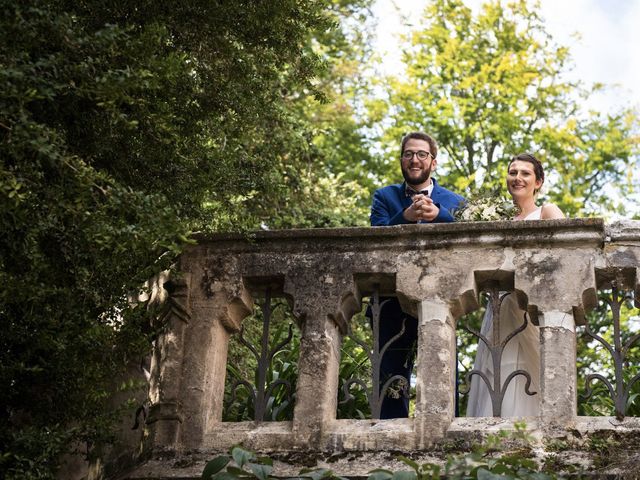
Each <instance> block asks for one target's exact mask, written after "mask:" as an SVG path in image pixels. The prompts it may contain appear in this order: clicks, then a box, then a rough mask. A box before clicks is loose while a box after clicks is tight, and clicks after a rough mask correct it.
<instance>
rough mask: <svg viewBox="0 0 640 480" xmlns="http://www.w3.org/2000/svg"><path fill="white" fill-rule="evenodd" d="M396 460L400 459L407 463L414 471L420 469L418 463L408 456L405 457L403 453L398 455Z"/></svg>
mask: <svg viewBox="0 0 640 480" xmlns="http://www.w3.org/2000/svg"><path fill="white" fill-rule="evenodd" d="M398 460H400V461H401V462H403V463H406V464H407V465H409V466H410V467H411V468H413V469H414V470H415V471H416V472H417V471H419V470H420V465H418V463H417V462H414V461H413V460H411V459H410V458H407V457H405V456H403V455H400V456H399V457H398Z"/></svg>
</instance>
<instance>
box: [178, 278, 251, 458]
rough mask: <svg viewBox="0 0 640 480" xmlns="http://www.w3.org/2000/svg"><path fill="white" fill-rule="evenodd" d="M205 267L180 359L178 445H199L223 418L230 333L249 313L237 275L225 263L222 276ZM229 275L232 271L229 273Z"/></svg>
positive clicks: (248, 298)
mask: <svg viewBox="0 0 640 480" xmlns="http://www.w3.org/2000/svg"><path fill="white" fill-rule="evenodd" d="M216 271H218V270H212V269H208V268H206V266H205V268H204V269H203V270H202V272H199V273H200V278H201V282H200V285H199V286H198V287H199V288H193V289H192V294H191V324H190V328H189V331H188V332H187V336H186V338H185V352H184V359H183V362H182V371H181V375H182V398H181V400H182V409H183V414H184V421H183V428H182V435H181V437H180V441H181V447H182V448H185V449H189V448H196V447H197V446H199V445H201V444H202V441H203V437H204V435H205V433H207V432H208V431H210V430H211V425H212V424H215V423H216V422H220V421H221V420H222V410H223V401H224V385H225V379H226V370H227V368H226V367H227V352H228V348H229V340H230V336H231V334H232V333H236V332H238V331H239V330H240V326H241V324H242V320H243V319H244V318H245V317H246V316H248V315H250V314H251V312H252V309H253V299H252V297H251V295H250V293H249V291H248V290H247V289H246V288H245V287H244V284H243V282H242V278H241V277H240V275H233V273H234V270H233V269H232V268H228V269H227V271H226V272H225V273H226V274H225V275H224V276H222V275H218V274H216ZM229 274H231V275H229Z"/></svg>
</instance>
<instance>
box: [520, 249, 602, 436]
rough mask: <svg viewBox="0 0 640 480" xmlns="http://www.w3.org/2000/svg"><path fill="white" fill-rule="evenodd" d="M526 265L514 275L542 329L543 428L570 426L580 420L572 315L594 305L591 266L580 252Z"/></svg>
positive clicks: (538, 259) (538, 258) (542, 256)
mask: <svg viewBox="0 0 640 480" xmlns="http://www.w3.org/2000/svg"><path fill="white" fill-rule="evenodd" d="M587 259H588V257H587ZM526 261H527V263H526V264H523V265H522V266H521V268H520V269H518V270H516V287H517V288H518V289H520V290H521V291H524V292H526V294H527V295H528V304H529V312H530V313H532V315H531V317H532V319H534V320H535V319H536V317H537V320H538V322H539V326H540V395H541V397H540V422H541V426H542V427H543V428H545V429H549V428H553V427H555V426H568V425H571V423H572V422H574V421H575V418H576V415H577V374H576V321H575V318H574V312H576V311H577V312H581V311H583V310H584V306H585V303H586V304H588V306H591V305H592V304H594V303H595V285H596V282H595V274H594V268H593V264H592V263H591V262H589V261H587V262H585V256H584V253H583V252H580V251H579V250H576V251H575V252H571V253H570V254H565V256H564V257H562V258H559V257H557V255H554V252H545V253H544V254H539V255H537V256H536V257H535V261H534V259H532V258H528V259H526Z"/></svg>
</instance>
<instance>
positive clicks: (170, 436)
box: [147, 275, 191, 449]
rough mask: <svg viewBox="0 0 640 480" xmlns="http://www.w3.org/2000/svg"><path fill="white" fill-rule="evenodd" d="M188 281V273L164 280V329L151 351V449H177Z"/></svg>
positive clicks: (189, 318)
mask: <svg viewBox="0 0 640 480" xmlns="http://www.w3.org/2000/svg"><path fill="white" fill-rule="evenodd" d="M190 283H191V277H190V276H189V275H183V276H181V277H178V278H175V279H173V280H171V281H170V282H168V283H165V288H166V289H167V290H168V291H169V294H170V295H169V297H168V298H167V300H166V303H165V305H164V307H163V311H162V313H161V315H160V317H159V318H158V322H159V324H160V325H164V330H163V333H162V334H161V335H160V336H159V337H158V339H157V340H156V344H155V348H154V351H153V356H152V359H151V379H150V386H149V397H150V401H151V407H150V408H149V415H148V417H147V424H148V425H149V430H150V434H151V435H150V436H151V442H152V444H153V446H154V448H161V449H162V448H167V449H174V448H176V446H177V442H178V437H179V434H180V425H181V423H182V421H183V418H184V414H183V411H182V402H181V398H180V397H181V380H182V360H183V354H184V345H185V334H186V330H187V327H188V325H189V322H190V321H191V306H190V296H189V293H190V288H189V287H190Z"/></svg>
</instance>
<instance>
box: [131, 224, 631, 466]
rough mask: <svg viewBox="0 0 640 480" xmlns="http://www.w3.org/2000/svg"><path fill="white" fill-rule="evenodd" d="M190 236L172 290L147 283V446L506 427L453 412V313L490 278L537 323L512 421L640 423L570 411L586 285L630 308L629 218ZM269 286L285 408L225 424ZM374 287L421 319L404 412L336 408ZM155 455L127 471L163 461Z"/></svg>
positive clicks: (408, 447)
mask: <svg viewBox="0 0 640 480" xmlns="http://www.w3.org/2000/svg"><path fill="white" fill-rule="evenodd" d="M198 240H199V243H198V245H196V246H193V247H190V248H189V249H188V250H187V251H186V252H185V253H184V254H183V255H182V257H181V260H180V264H179V271H180V275H179V276H174V278H173V279H172V280H171V281H170V282H169V283H168V284H167V290H169V291H170V292H171V293H170V295H167V294H166V292H165V291H161V292H156V300H162V301H165V303H166V305H167V307H168V308H167V309H165V313H164V318H163V320H164V321H166V329H165V332H164V334H163V335H162V336H161V337H160V339H159V340H158V342H157V345H156V350H155V353H154V357H153V361H152V372H151V373H152V378H151V387H150V400H151V407H150V409H149V415H148V417H147V428H148V431H149V437H148V444H149V447H150V451H152V452H155V453H156V454H158V455H160V454H166V453H167V452H172V453H175V454H179V455H180V454H181V455H185V454H190V453H193V452H197V453H198V455H200V456H201V458H203V459H207V458H211V457H212V456H213V455H214V454H215V453H216V452H221V451H228V449H229V448H230V447H232V446H233V445H237V444H242V445H244V446H245V447H247V448H249V449H253V450H259V451H266V452H276V453H277V452H296V451H304V452H325V453H326V455H332V454H333V455H335V454H337V453H342V452H369V453H368V454H375V453H376V452H388V451H402V452H417V451H423V452H428V451H429V449H431V448H433V447H434V446H436V445H438V444H441V443H442V442H443V441H447V440H448V439H449V440H450V439H452V438H472V437H473V438H477V437H478V435H480V436H481V435H483V434H485V433H487V432H491V431H494V432H495V431H496V430H498V429H513V428H514V422H515V421H516V420H518V419H515V418H500V417H487V418H464V417H456V416H455V402H456V362H457V359H456V332H457V321H458V319H460V318H461V317H462V316H463V315H465V314H467V313H469V312H473V311H475V310H477V309H479V308H480V305H479V301H478V296H479V292H481V291H483V290H486V289H487V288H488V286H493V287H494V288H499V289H500V290H502V291H514V292H516V294H517V295H518V299H519V303H520V305H521V308H522V309H524V310H526V311H527V312H528V313H529V316H530V318H531V320H532V321H533V322H534V324H536V325H538V326H539V330H540V361H541V365H540V372H541V373H540V389H539V390H540V391H539V392H538V395H540V415H539V416H538V417H530V418H525V421H526V423H527V428H528V429H529V430H531V431H532V432H534V433H536V435H537V436H538V438H558V437H563V436H566V435H568V434H571V435H574V436H575V435H582V434H584V435H588V434H589V432H597V431H614V432H620V433H629V432H630V433H632V434H638V433H639V431H640V420H639V419H638V418H635V417H630V416H625V417H624V418H622V417H621V416H620V415H619V416H618V418H616V417H615V416H610V417H584V416H578V415H577V393H578V392H577V383H578V381H577V379H578V374H579V373H578V372H577V369H576V326H580V325H583V324H584V322H585V313H586V312H588V311H589V310H591V309H593V308H594V307H595V306H596V304H597V293H598V291H599V290H605V289H607V288H610V287H611V285H612V282H613V284H614V285H618V286H619V287H620V288H621V289H625V290H627V291H630V292H635V295H636V296H635V298H636V307H637V306H638V303H637V302H638V300H637V299H639V298H640V297H639V296H638V295H639V294H640V275H639V270H638V269H639V267H640V222H621V223H617V224H612V225H605V224H604V222H603V221H602V220H601V219H597V218H592V219H565V220H545V221H531V222H513V221H505V222H472V223H456V224H434V225H430V224H429V225H405V226H396V227H377V228H345V229H313V230H287V231H265V232H257V233H252V234H250V235H245V236H241V235H215V236H207V237H201V238H199V239H198ZM267 287H269V289H270V291H272V292H273V294H274V295H276V296H281V297H283V298H286V299H287V300H288V302H289V304H290V305H291V309H292V313H293V316H294V317H295V319H296V322H297V325H298V326H299V328H300V338H301V340H300V356H299V360H298V377H297V383H296V389H295V392H296V395H295V407H294V411H293V419H292V420H291V421H282V422H256V421H251V422H223V421H222V418H223V408H224V406H223V399H224V398H223V397H224V385H225V375H226V370H227V368H226V367H227V352H228V345H229V342H230V338H231V337H232V336H233V335H234V334H237V333H238V332H239V330H240V328H241V325H242V322H243V319H245V318H246V317H247V316H248V315H249V314H250V313H251V312H252V310H253V306H254V300H255V298H256V297H258V296H259V295H261V293H260V292H264V290H265V288H267ZM374 289H375V290H377V291H379V292H380V294H383V295H397V297H398V299H399V300H400V303H401V305H402V308H403V310H405V311H406V312H408V313H410V314H412V315H413V316H415V317H417V318H418V320H419V323H418V344H417V345H418V347H417V360H416V366H415V369H414V370H415V376H416V381H415V388H416V394H415V408H414V413H413V416H412V417H411V418H404V419H391V420H377V419H365V420H347V419H344V420H343V419H337V418H336V410H337V402H338V397H339V392H338V384H339V377H338V376H339V373H338V372H339V364H340V352H341V343H342V340H343V337H344V335H345V334H346V333H347V332H348V331H349V323H350V322H351V321H352V317H353V315H354V313H356V312H360V311H361V310H362V299H363V297H368V296H370V295H372V293H373V291H374ZM636 339H637V338H636ZM622 387H624V386H622ZM622 387H620V388H622ZM614 388H615V387H614ZM613 393H615V392H613ZM153 465H155V466H153ZM153 465H152V464H151V463H149V464H147V466H146V467H145V468H146V470H145V468H142V469H140V470H138V472H137V473H136V474H134V475H132V477H131V478H146V477H153V476H158V475H159V473H158V472H159V471H160V470H162V468H166V465H165V466H164V467H163V466H162V465H163V464H161V463H157V464H153ZM368 466H369V467H371V468H372V467H376V466H380V465H374V464H369V465H368ZM201 467H202V463H198V464H197V466H196V467H193V466H192V467H191V468H195V470H193V472H192V473H193V474H194V475H195V474H197V472H198V468H200V469H201ZM154 469H155V470H154ZM200 471H201V470H200ZM183 475H187V474H186V473H184V472H183ZM187 476H188V475H187ZM196 476H197V475H196Z"/></svg>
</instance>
